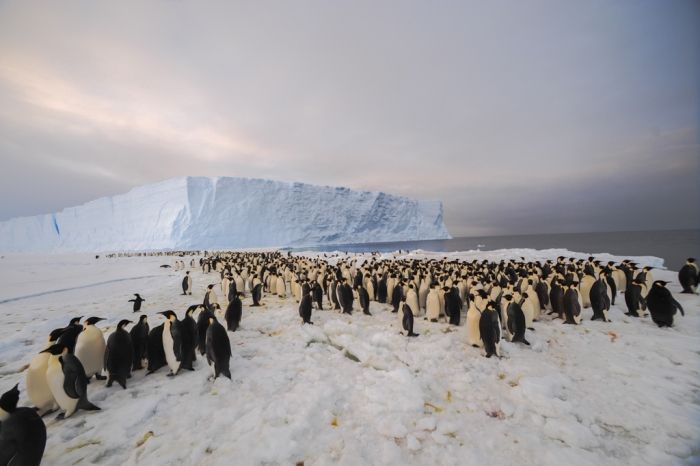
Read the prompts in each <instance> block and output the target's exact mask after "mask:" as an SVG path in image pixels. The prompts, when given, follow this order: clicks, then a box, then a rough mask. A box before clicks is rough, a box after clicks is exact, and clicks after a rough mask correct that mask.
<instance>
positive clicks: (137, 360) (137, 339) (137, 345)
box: [129, 314, 149, 371]
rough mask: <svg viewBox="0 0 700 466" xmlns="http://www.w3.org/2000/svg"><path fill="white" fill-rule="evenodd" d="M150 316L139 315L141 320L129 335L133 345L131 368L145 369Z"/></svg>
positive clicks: (133, 369)
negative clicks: (144, 362) (144, 361)
mask: <svg viewBox="0 0 700 466" xmlns="http://www.w3.org/2000/svg"><path fill="white" fill-rule="evenodd" d="M148 331H149V327H148V316H146V315H145V314H144V315H142V316H141V317H139V321H138V323H137V324H136V325H134V326H133V327H132V328H131V331H130V332H129V336H130V337H131V344H132V345H133V348H134V350H133V353H132V354H133V356H134V357H133V361H132V366H131V370H132V371H135V370H139V369H143V360H144V359H147V358H148Z"/></svg>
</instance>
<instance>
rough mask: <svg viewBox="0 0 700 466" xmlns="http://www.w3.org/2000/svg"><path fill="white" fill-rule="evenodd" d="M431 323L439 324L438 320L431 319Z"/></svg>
mask: <svg viewBox="0 0 700 466" xmlns="http://www.w3.org/2000/svg"><path fill="white" fill-rule="evenodd" d="M430 321H431V322H434V323H437V321H438V320H437V319H430Z"/></svg>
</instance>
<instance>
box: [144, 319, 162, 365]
mask: <svg viewBox="0 0 700 466" xmlns="http://www.w3.org/2000/svg"><path fill="white" fill-rule="evenodd" d="M163 327H164V324H160V325H158V326H157V327H155V328H154V329H153V330H151V331H150V333H149V334H148V352H147V353H148V372H147V373H146V375H148V374H153V373H154V372H155V371H157V370H158V369H160V368H161V367H163V366H165V365H166V364H167V362H166V361H165V350H164V349H163Z"/></svg>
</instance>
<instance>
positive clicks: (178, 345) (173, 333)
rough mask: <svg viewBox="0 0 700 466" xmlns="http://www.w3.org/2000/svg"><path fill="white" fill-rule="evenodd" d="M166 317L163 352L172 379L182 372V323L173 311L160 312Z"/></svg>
mask: <svg viewBox="0 0 700 466" xmlns="http://www.w3.org/2000/svg"><path fill="white" fill-rule="evenodd" d="M158 314H161V315H163V316H164V317H165V319H166V321H165V323H164V324H163V351H165V361H166V362H167V363H168V367H169V368H170V374H168V376H170V377H172V376H175V375H177V373H178V372H179V371H180V364H181V361H182V331H181V329H180V322H179V321H178V320H177V315H176V314H175V313H174V312H173V311H170V310H168V311H163V312H159V313H158Z"/></svg>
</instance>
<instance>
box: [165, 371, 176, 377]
mask: <svg viewBox="0 0 700 466" xmlns="http://www.w3.org/2000/svg"><path fill="white" fill-rule="evenodd" d="M167 377H175V373H174V372H172V371H170V373H169V374H168V375H167Z"/></svg>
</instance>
